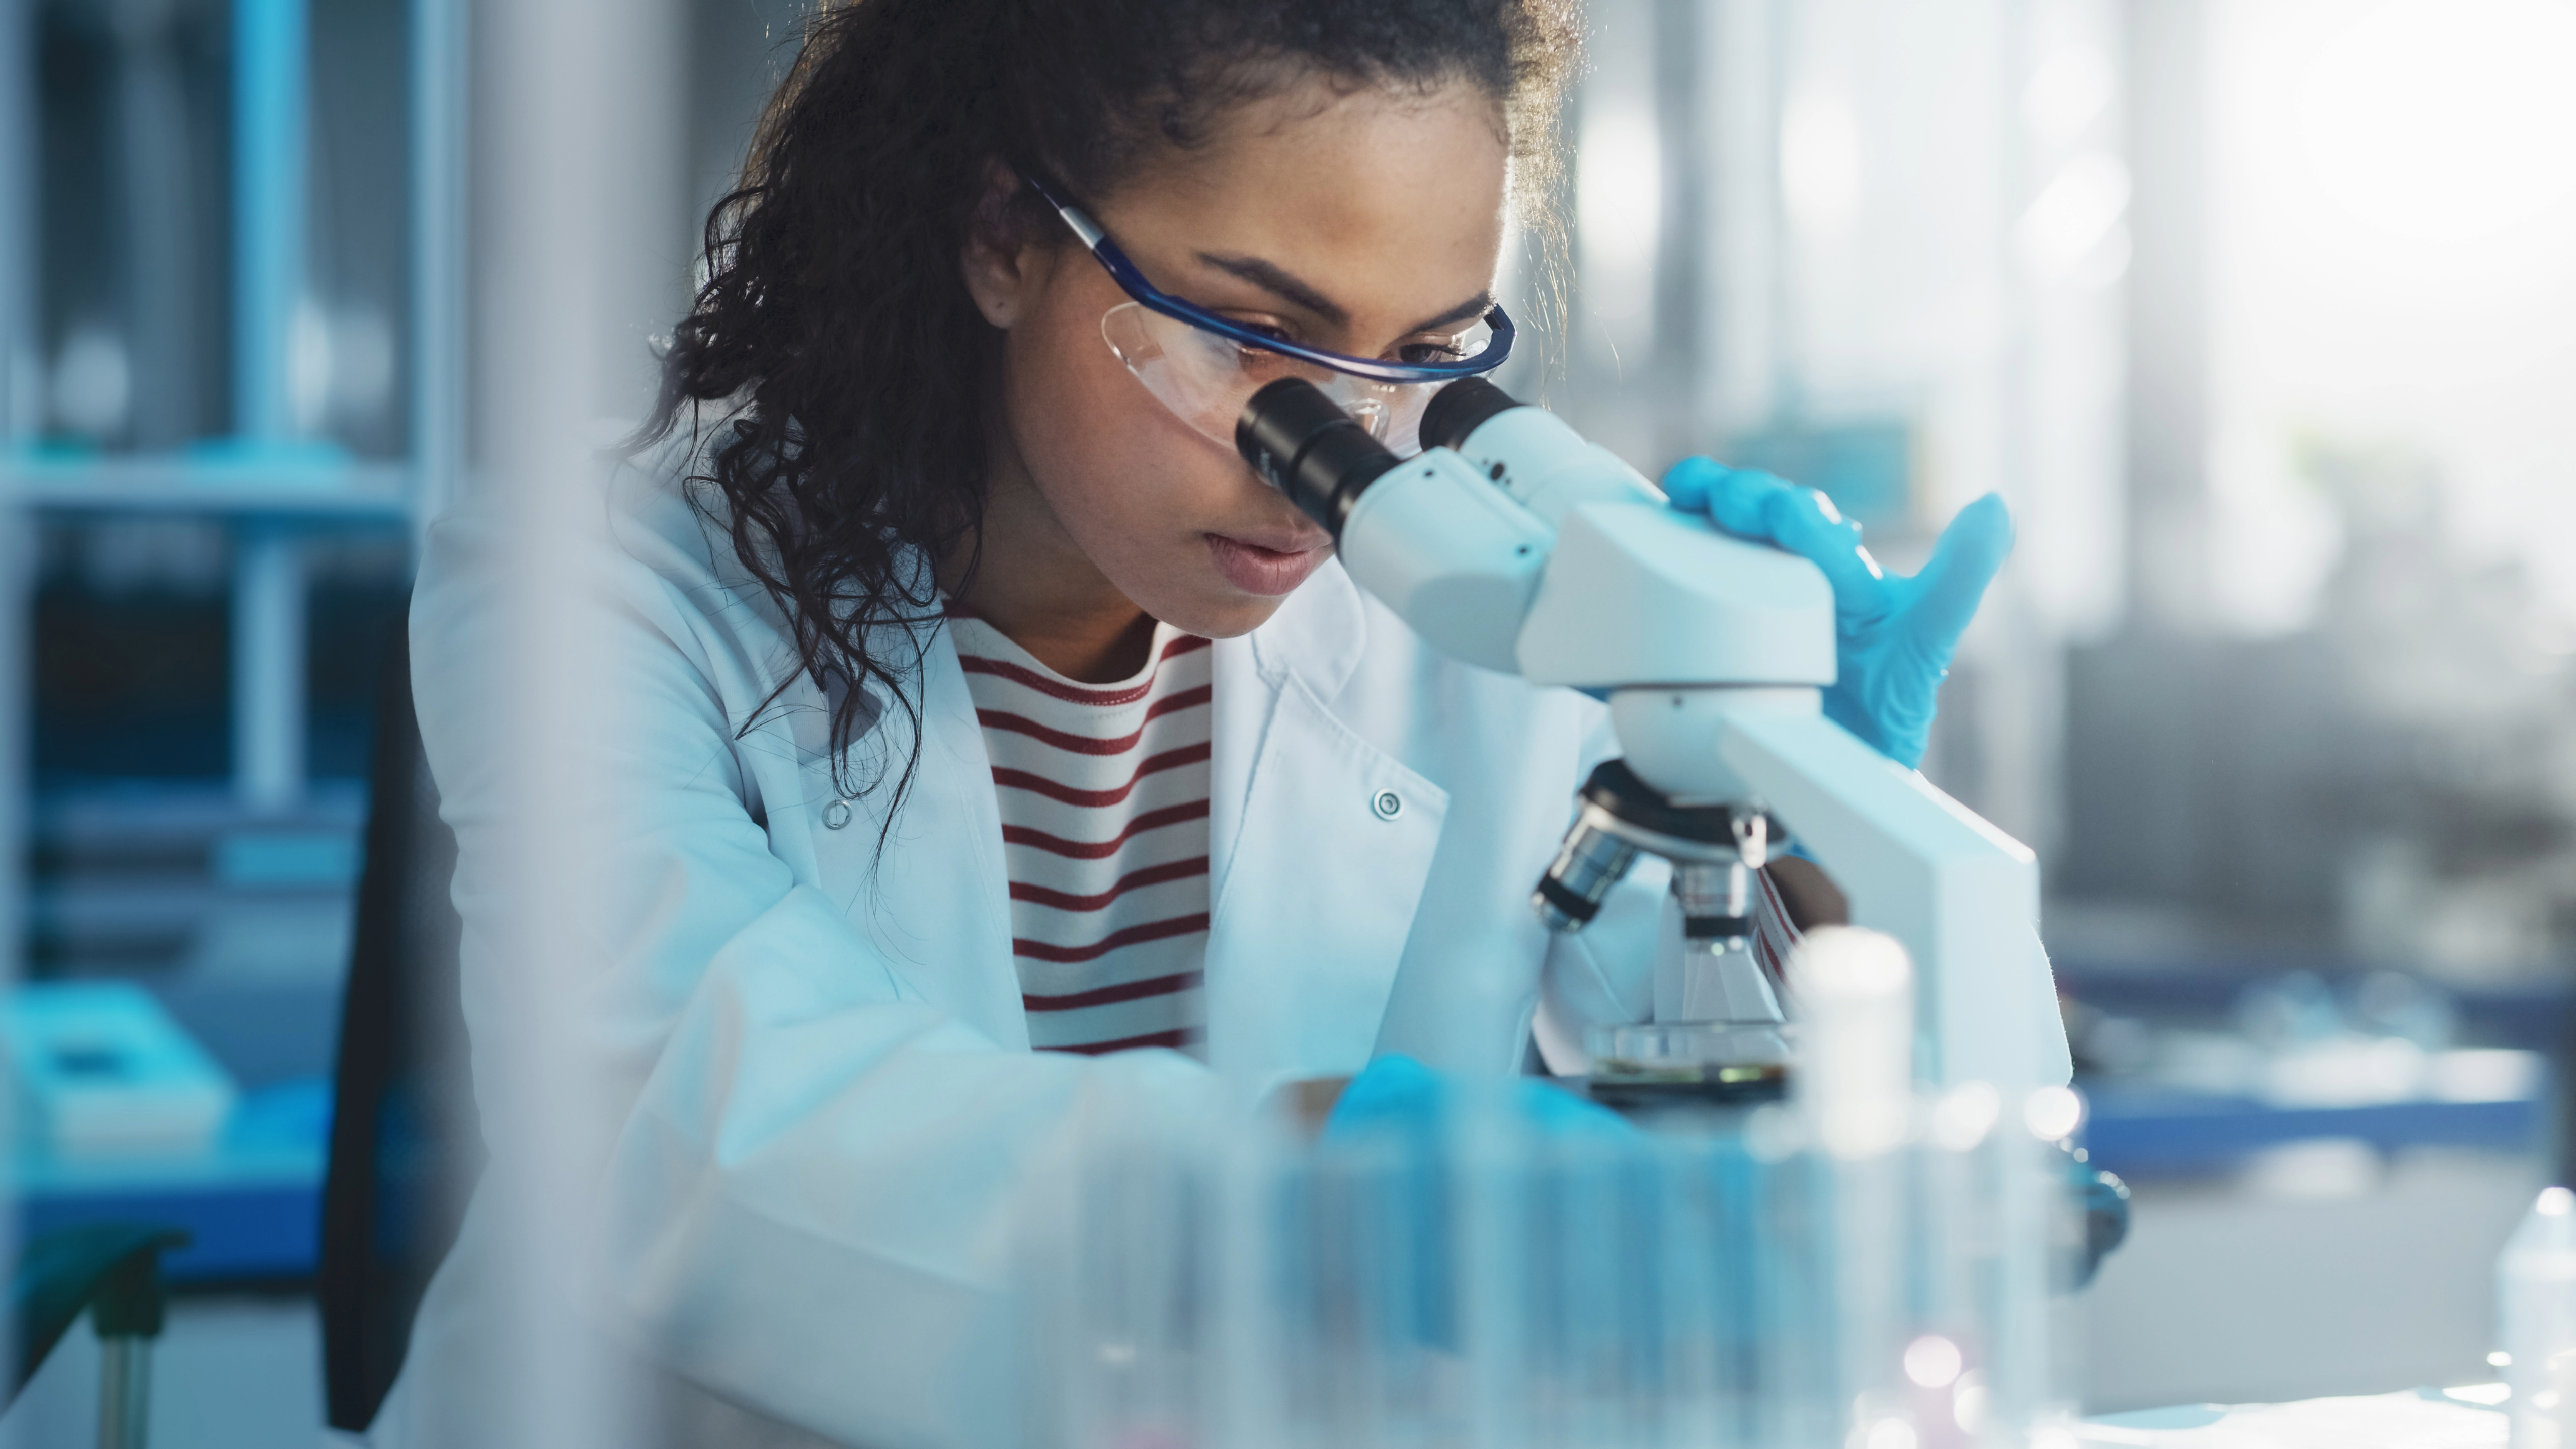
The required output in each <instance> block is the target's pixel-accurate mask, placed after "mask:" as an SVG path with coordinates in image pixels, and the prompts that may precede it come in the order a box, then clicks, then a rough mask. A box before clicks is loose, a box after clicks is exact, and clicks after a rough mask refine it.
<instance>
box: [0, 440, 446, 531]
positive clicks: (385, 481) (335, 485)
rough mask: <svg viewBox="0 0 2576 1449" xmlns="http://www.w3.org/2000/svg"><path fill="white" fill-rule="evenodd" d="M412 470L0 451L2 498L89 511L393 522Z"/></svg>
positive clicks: (297, 460)
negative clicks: (1, 455) (4, 453)
mask: <svg viewBox="0 0 2576 1449" xmlns="http://www.w3.org/2000/svg"><path fill="white" fill-rule="evenodd" d="M411 472H412V470H411V469H410V468H409V467H407V466H405V465H403V464H399V463H366V462H356V461H352V460H349V459H347V458H345V457H320V456H292V455H288V456H265V457H263V456H258V455H255V454H252V453H249V452H244V453H241V454H239V455H234V456H227V455H220V454H218V455H213V456H203V457H201V456H196V455H192V454H175V455H170V456H165V457H135V456H130V455H123V454H86V455H85V454H78V453H64V454H59V455H57V454H47V453H29V454H20V455H18V456H16V457H13V458H7V459H0V503H19V504H24V505H27V506H30V507H35V508H44V509H51V510H57V511H65V512H91V513H131V512H152V513H258V514H269V515H283V516H290V517H311V518H329V519H346V520H350V521H359V520H383V521H386V522H400V521H402V520H404V519H407V518H409V517H410V516H411V499H412V486H411Z"/></svg>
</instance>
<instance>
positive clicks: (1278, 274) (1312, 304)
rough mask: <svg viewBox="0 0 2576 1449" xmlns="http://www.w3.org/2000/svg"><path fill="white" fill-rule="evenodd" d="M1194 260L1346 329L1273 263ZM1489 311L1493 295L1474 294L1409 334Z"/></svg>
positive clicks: (1221, 255)
mask: <svg viewBox="0 0 2576 1449" xmlns="http://www.w3.org/2000/svg"><path fill="white" fill-rule="evenodd" d="M1198 258H1199V260H1200V261H1202V262H1205V263H1207V264H1208V265H1209V266H1211V267H1214V268H1216V269H1217V270H1218V271H1221V272H1224V273H1226V274H1227V275H1229V276H1234V277H1240V278H1242V279H1243V280H1245V281H1247V282H1250V283H1251V284H1252V285H1254V286H1256V287H1259V288H1260V289H1261V290H1263V291H1265V292H1268V293H1270V294H1271V295H1273V296H1276V297H1279V298H1282V299H1284V300H1286V301H1287V302H1289V303H1291V304H1293V305H1295V306H1298V307H1302V308H1304V309H1305V310H1307V311H1309V312H1312V313H1314V314H1315V315H1316V316H1317V317H1320V318H1322V319H1323V320H1324V321H1326V322H1329V323H1331V324H1332V325H1334V326H1336V327H1346V326H1348V325H1350V320H1351V314H1349V313H1348V312H1345V311H1343V310H1342V309H1341V308H1340V307H1339V306H1337V305H1335V303H1334V302H1333V299H1332V298H1330V297H1327V296H1325V295H1324V294H1323V293H1322V292H1320V291H1317V290H1316V289H1315V288H1314V287H1313V286H1312V285H1310V284H1308V283H1306V282H1304V281H1301V280H1299V279H1298V278H1297V277H1295V276H1293V275H1291V274H1289V273H1288V272H1287V271H1285V270H1283V269H1282V268H1281V267H1280V266H1279V265H1278V264H1277V263H1276V262H1268V261H1264V260H1262V259H1261V258H1259V257H1246V256H1236V255H1234V254H1231V253H1225V252H1200V253H1199V254H1198ZM1492 310H1494V294H1493V293H1491V292H1478V293H1477V294H1476V295H1474V296H1472V297H1470V298H1468V299H1467V300H1466V301H1464V302H1461V303H1459V304H1458V305H1457V306H1455V307H1452V308H1450V309H1449V310H1447V311H1445V312H1442V313H1441V314H1440V315H1438V316H1436V317H1432V318H1429V319H1427V320H1424V321H1422V322H1418V323H1415V324H1414V326H1413V329H1412V330H1414V331H1416V332H1428V331H1431V330H1432V329H1433V328H1435V327H1446V326H1448V325H1450V324H1451V323H1453V322H1472V321H1474V320H1475V319H1476V318H1478V317H1482V316H1484V315H1485V314H1486V313H1488V312H1491V311H1492Z"/></svg>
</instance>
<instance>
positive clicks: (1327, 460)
mask: <svg viewBox="0 0 2576 1449" xmlns="http://www.w3.org/2000/svg"><path fill="white" fill-rule="evenodd" d="M1234 447H1235V451H1237V452H1239V453H1241V454H1242V455H1243V461H1245V462H1247V463H1250V464H1251V465H1252V471H1254V472H1256V473H1258V474H1260V475H1261V476H1262V478H1263V479H1264V480H1265V481H1267V482H1268V483H1269V484H1270V486H1271V487H1273V488H1276V489H1278V490H1279V491H1280V492H1282V493H1285V494H1287V495H1288V501H1289V502H1291V503H1294V504H1296V505H1297V507H1298V508H1299V510H1300V511H1302V512H1304V513H1305V515H1306V516H1307V517H1309V518H1311V519H1313V520H1315V521H1316V522H1317V523H1320V524H1322V525H1323V526H1324V527H1325V529H1326V530H1327V531H1329V532H1330V533H1331V534H1332V535H1333V538H1334V539H1335V540H1336V541H1339V540H1340V538H1341V536H1342V524H1343V522H1344V521H1345V520H1347V519H1348V518H1349V517H1350V516H1351V507H1352V505H1353V504H1356V503H1358V502H1359V499H1360V494H1361V493H1363V492H1365V491H1367V489H1368V486H1369V485H1370V484H1371V483H1374V482H1376V481H1377V480H1378V478H1379V476H1380V475H1382V474H1384V473H1385V472H1386V471H1387V470H1388V469H1390V468H1393V467H1394V466H1395V465H1396V456H1395V454H1393V453H1391V452H1389V451H1387V448H1386V445H1385V444H1383V443H1380V442H1379V441H1378V440H1377V439H1375V438H1372V437H1370V436H1369V435H1368V430H1367V429H1366V428H1363V427H1361V426H1360V425H1359V423H1358V422H1357V421H1356V420H1354V419H1353V418H1352V417H1351V415H1350V414H1348V413H1346V412H1343V411H1342V410H1341V408H1339V407H1338V406H1336V405H1335V404H1334V402H1333V400H1332V399H1331V398H1329V397H1326V396H1325V395H1324V392H1323V389H1321V388H1319V387H1317V386H1315V385H1314V384H1313V383H1311V382H1308V381H1306V380H1305V379H1304V378H1302V377H1288V378H1281V379H1280V380H1279V381H1277V382H1274V383H1272V384H1270V385H1269V386H1267V387H1265V388H1263V389H1262V390H1261V391H1259V392H1256V393H1254V394H1253V395H1252V401H1250V402H1248V403H1245V404H1244V405H1243V415H1242V416H1241V417H1239V418H1237V419H1235V423H1234Z"/></svg>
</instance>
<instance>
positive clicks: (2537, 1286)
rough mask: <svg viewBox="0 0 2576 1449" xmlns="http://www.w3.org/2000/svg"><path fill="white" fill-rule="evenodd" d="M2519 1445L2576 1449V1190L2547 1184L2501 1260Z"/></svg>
mask: <svg viewBox="0 0 2576 1449" xmlns="http://www.w3.org/2000/svg"><path fill="white" fill-rule="evenodd" d="M2496 1312H2497V1318H2498V1327H2499V1328H2501V1329H2502V1331H2503V1338H2504V1351H2505V1352H2506V1353H2507V1354H2509V1355H2511V1363H2510V1365H2509V1366H2508V1368H2507V1370H2506V1381H2507V1382H2508V1383H2510V1384H2511V1385H2512V1387H2513V1399H2512V1402H2511V1409H2512V1413H2513V1449H2576V1437H2570V1436H2569V1434H2568V1433H2567V1429H2568V1426H2569V1425H2570V1424H2571V1423H2576V1193H2571V1192H2569V1191H2568V1190H2567V1189H2565V1188H2563V1187H2552V1188H2544V1189H2543V1190H2542V1191H2541V1194H2540V1200H2539V1201H2537V1202H2535V1203H2533V1204H2532V1205H2531V1211H2530V1212H2528V1213H2526V1214H2524V1215H2523V1219H2522V1226H2520V1227H2518V1228H2516V1229H2514V1230H2513V1236H2512V1237H2511V1238H2509V1239H2507V1240H2506V1241H2505V1245H2504V1254H2503V1256H2501V1257H2499V1258H2497V1259H2496Z"/></svg>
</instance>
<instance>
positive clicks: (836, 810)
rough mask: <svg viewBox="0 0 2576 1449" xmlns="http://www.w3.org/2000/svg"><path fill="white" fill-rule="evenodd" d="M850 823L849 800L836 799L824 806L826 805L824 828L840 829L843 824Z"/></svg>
mask: <svg viewBox="0 0 2576 1449" xmlns="http://www.w3.org/2000/svg"><path fill="white" fill-rule="evenodd" d="M849 823H850V802H849V801H847V800H835V801H833V802H832V803H831V804H829V805H826V806H824V807H823V828H824V829H826V830H838V829H840V828H841V827H842V826H844V825H847V824H849Z"/></svg>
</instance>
